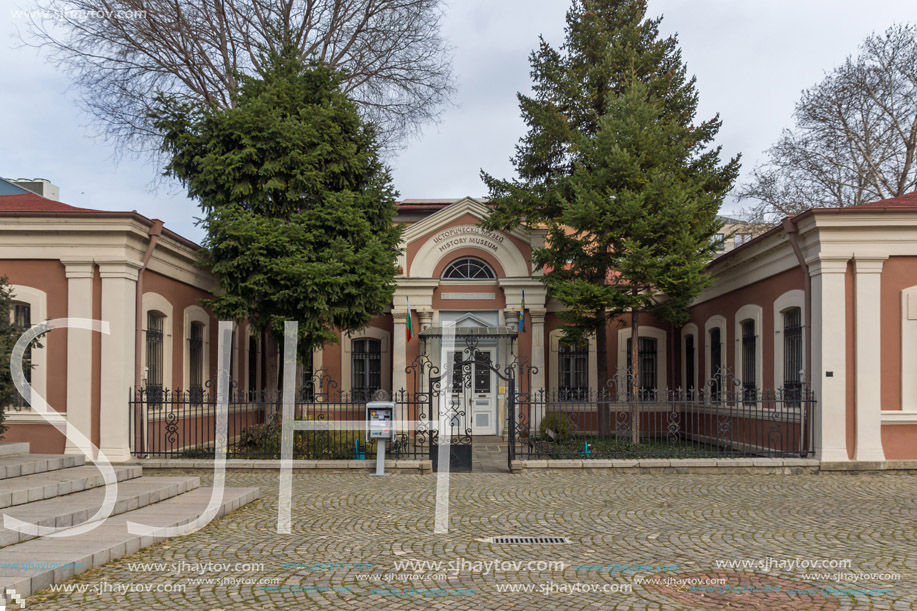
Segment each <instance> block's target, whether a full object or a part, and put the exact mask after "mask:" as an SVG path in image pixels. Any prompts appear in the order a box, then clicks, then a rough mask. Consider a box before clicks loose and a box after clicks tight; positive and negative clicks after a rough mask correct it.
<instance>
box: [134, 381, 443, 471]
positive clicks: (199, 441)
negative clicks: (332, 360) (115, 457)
mask: <svg viewBox="0 0 917 611" xmlns="http://www.w3.org/2000/svg"><path fill="white" fill-rule="evenodd" d="M384 392H385V391H381V392H380V393H377V395H376V396H375V397H367V396H366V395H365V393H362V392H357V393H350V392H343V391H340V390H339V389H338V384H337V382H336V381H334V380H332V379H331V378H329V377H328V376H327V375H325V373H324V372H322V371H319V372H316V374H315V376H313V378H312V379H311V380H309V381H307V383H306V384H305V385H304V386H302V387H301V388H299V389H298V390H297V391H296V396H295V406H294V417H295V419H296V420H312V421H315V422H316V423H317V429H316V430H305V431H294V432H293V458H294V459H312V460H316V459H341V460H345V459H351V460H352V459H358V460H359V459H371V458H374V457H375V451H376V448H375V442H369V443H367V441H366V440H365V428H364V427H365V416H366V402H367V400H368V399H370V400H371V399H377V400H379V399H388V396H387V394H385V396H383V394H384ZM393 400H394V401H395V402H396V403H397V404H398V406H399V408H400V409H401V410H403V411H404V412H408V411H410V412H411V413H412V414H418V413H419V414H421V415H422V414H423V412H424V409H425V407H424V406H425V405H426V398H425V397H422V396H421V397H415V396H414V395H413V394H411V393H406V392H404V391H401V392H399V393H397V394H396V396H395V397H394V398H393ZM129 402H130V418H129V420H130V443H131V453H132V454H134V455H135V456H138V457H157V458H208V457H212V456H213V455H214V440H215V434H216V433H215V431H216V406H217V393H216V381H215V380H208V381H206V382H205V383H204V384H203V385H202V386H197V387H195V388H194V389H191V390H181V389H176V390H169V389H160V388H155V387H154V388H143V389H140V390H138V391H136V392H132V393H131V396H130V401H129ZM418 405H419V407H418ZM227 407H228V422H227V425H228V426H227V457H228V458H230V459H232V458H245V459H257V458H261V459H273V458H280V451H281V433H282V402H281V393H280V392H273V391H264V390H245V389H241V388H239V387H238V385H237V384H236V383H235V382H232V383H231V384H230V391H229V394H228V396H227ZM412 417H413V416H412ZM422 433H423V434H420V435H418V431H417V430H414V429H412V430H409V431H404V432H402V433H401V434H400V435H399V437H398V439H397V440H396V441H395V442H394V443H393V444H392V447H391V448H388V449H387V454H389V455H390V456H393V457H396V458H398V457H404V458H420V457H424V458H426V457H427V455H428V454H429V449H428V435H426V432H425V431H423V432H422Z"/></svg>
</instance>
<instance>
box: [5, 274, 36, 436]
mask: <svg viewBox="0 0 917 611" xmlns="http://www.w3.org/2000/svg"><path fill="white" fill-rule="evenodd" d="M12 299H13V290H12V287H10V284H9V281H8V280H7V279H6V276H0V435H2V434H3V433H4V432H6V429H7V427H6V425H5V424H4V423H3V421H4V419H5V418H6V413H5V409H4V408H5V407H6V406H7V405H13V404H14V403H16V400H17V397H18V396H19V391H18V390H16V386H15V384H14V383H13V374H12V372H11V371H10V360H11V359H12V355H13V346H15V345H16V341H17V340H18V339H19V336H20V335H22V329H20V328H19V327H17V326H16V325H14V324H13V321H12V316H11V314H10V310H11V308H12V303H11V302H12ZM30 366H31V364H30V363H28V362H26V363H23V368H27V367H30Z"/></svg>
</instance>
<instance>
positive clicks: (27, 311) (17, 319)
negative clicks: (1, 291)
mask: <svg viewBox="0 0 917 611" xmlns="http://www.w3.org/2000/svg"><path fill="white" fill-rule="evenodd" d="M10 317H11V318H12V323H13V326H14V327H16V328H18V329H19V330H20V332H25V331H26V330H28V329H29V327H31V326H32V306H30V305H29V304H27V303H14V304H12V308H11V310H10ZM24 356H25V358H24V359H23V360H24V361H25V362H24V364H23V371H22V373H23V375H24V377H25V381H26V382H28V383H29V384H31V383H32V367H31V363H32V347H31V346H29V347H28V348H26V349H25V355H24ZM7 367H8V365H7ZM25 394H26V395H27V396H29V390H28V389H26V391H25ZM28 408H29V400H28V399H27V397H23V396H22V395H21V394H19V393H18V392H17V393H16V400H15V403H14V404H13V409H14V410H15V411H22V410H23V409H28Z"/></svg>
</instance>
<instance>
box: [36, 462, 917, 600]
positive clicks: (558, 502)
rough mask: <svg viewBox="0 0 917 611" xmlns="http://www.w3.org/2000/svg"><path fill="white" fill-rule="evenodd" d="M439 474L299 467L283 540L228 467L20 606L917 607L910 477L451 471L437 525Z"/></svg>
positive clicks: (272, 491)
mask: <svg viewBox="0 0 917 611" xmlns="http://www.w3.org/2000/svg"><path fill="white" fill-rule="evenodd" d="M191 473H194V474H203V475H204V476H205V477H204V479H205V480H206V481H208V482H209V481H210V480H211V477H210V475H209V474H206V473H203V472H200V471H195V472H191V471H168V472H166V471H160V472H157V473H156V474H157V475H165V474H170V475H179V474H191ZM436 482H437V480H436V477H434V476H429V475H427V476H421V475H396V476H392V477H388V478H374V477H370V476H368V475H363V474H353V473H341V474H334V473H326V474H297V475H296V476H295V478H294V498H293V533H292V535H280V534H277V532H276V520H277V506H278V499H277V492H278V478H277V474H276V473H274V472H267V471H248V472H246V471H232V472H230V473H229V474H228V475H227V485H230V486H259V487H260V488H261V498H260V499H259V500H257V501H255V502H253V503H251V504H249V505H248V506H246V507H244V508H242V509H241V510H239V511H236V512H234V513H232V514H230V515H229V516H227V517H226V518H224V519H222V520H219V521H217V522H214V523H212V524H210V525H209V526H208V527H206V528H205V529H203V530H201V531H199V532H197V533H194V534H192V535H189V536H186V537H183V538H178V539H172V540H170V541H167V542H164V543H161V544H158V545H155V546H153V547H150V548H148V549H145V550H142V551H140V552H138V553H136V554H133V555H131V556H128V557H125V558H123V559H121V560H120V561H118V562H116V563H112V564H109V565H106V566H105V567H103V568H101V569H96V570H93V571H89V572H87V573H84V574H82V575H80V576H78V577H77V578H75V579H73V580H71V581H69V582H65V583H64V584H62V587H63V588H64V589H67V588H69V589H70V591H69V592H68V591H66V590H65V591H61V592H57V593H52V592H50V591H48V590H45V591H43V592H40V593H38V594H37V595H35V596H32V597H31V598H29V599H28V601H27V606H26V609H28V610H30V611H35V610H43V609H81V610H83V611H91V610H95V609H100V610H101V609H200V610H207V611H219V610H223V611H237V610H242V609H259V610H261V609H291V610H293V609H296V610H300V609H322V608H324V609H427V608H434V609H475V610H486V609H616V610H617V609H620V610H624V609H633V610H637V609H653V610H659V611H668V610H682V609H714V610H723V609H729V610H743V609H756V610H757V609H768V610H770V611H780V610H789V609H815V610H834V609H896V610H898V609H900V610H903V609H909V610H912V611H914V610H917V476H913V475H903V474H899V475H847V474H821V475H765V474H762V475H751V474H743V475H731V474H730V475H725V474H717V475H677V474H646V475H642V474H608V473H570V474H567V473H563V472H544V473H526V474H522V475H508V474H498V473H467V474H452V476H451V480H450V485H451V495H450V498H451V502H450V507H449V510H450V529H449V532H448V534H439V535H437V534H434V533H433V528H434V507H435V493H436ZM506 535H512V536H560V537H567V538H568V540H569V543H566V544H547V545H534V544H521V545H520V544H517V545H512V544H497V543H493V542H491V541H490V540H489V538H490V537H495V536H506ZM436 563H441V564H439V565H437V564H436ZM811 563H817V565H813V564H811ZM818 565H824V566H818ZM896 575H897V576H899V579H895V576H896ZM259 581H260V583H258V582H259ZM127 588H130V589H132V590H134V591H130V592H124V591H123V590H125V589H127ZM692 588H693V590H692ZM140 589H144V590H149V591H143V592H141V591H137V590H140ZM182 589H184V591H181V590H182ZM157 590H161V591H157ZM167 590H171V591H167Z"/></svg>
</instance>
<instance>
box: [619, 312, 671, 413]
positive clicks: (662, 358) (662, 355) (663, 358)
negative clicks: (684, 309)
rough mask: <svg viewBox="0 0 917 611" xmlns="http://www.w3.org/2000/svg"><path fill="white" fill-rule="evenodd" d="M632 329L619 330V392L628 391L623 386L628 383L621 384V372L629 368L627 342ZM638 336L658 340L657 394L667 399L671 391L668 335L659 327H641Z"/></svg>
mask: <svg viewBox="0 0 917 611" xmlns="http://www.w3.org/2000/svg"><path fill="white" fill-rule="evenodd" d="M631 333H632V329H631V328H630V327H625V328H623V329H618V363H617V365H618V372H619V375H618V377H619V380H618V382H619V385H618V391H619V392H620V391H626V389H625V388H624V387H623V386H622V385H621V384H622V383H623V384H626V382H621V380H620V372H621V371H623V369H624V368H625V367H626V366H627V340H628V339H630V337H631ZM637 335H638V338H639V337H651V338H653V339H655V340H656V393H657V396H659V397H665V396H666V393H667V392H668V390H669V385H668V382H667V380H668V366H669V359H668V342H667V341H666V340H667V333H666V332H665V330H664V329H659V328H657V327H651V326H645V325H640V327H639V328H638V330H637Z"/></svg>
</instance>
